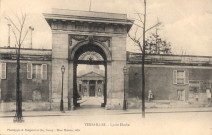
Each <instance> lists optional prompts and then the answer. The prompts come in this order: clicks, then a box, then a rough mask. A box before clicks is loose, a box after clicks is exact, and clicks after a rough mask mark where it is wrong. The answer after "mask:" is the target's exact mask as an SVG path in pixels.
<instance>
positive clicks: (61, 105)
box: [60, 65, 65, 112]
mask: <svg viewBox="0 0 212 135" xmlns="http://www.w3.org/2000/svg"><path fill="white" fill-rule="evenodd" d="M61 72H62V91H61V101H60V111H62V112H64V107H63V76H64V72H65V67H64V65H63V66H62V67H61Z"/></svg>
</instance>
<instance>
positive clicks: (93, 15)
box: [43, 9, 133, 27]
mask: <svg viewBox="0 0 212 135" xmlns="http://www.w3.org/2000/svg"><path fill="white" fill-rule="evenodd" d="M43 15H44V17H45V19H46V20H49V19H52V20H66V21H67V20H69V21H84V22H97V23H113V24H123V25H130V27H131V26H132V22H133V20H129V19H127V15H126V14H119V13H106V12H93V11H79V10H67V9H52V13H43Z"/></svg>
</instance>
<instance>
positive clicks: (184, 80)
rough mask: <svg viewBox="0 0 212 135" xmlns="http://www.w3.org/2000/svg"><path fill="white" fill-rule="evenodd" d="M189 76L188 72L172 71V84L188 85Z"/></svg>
mask: <svg viewBox="0 0 212 135" xmlns="http://www.w3.org/2000/svg"><path fill="white" fill-rule="evenodd" d="M188 83H189V74H188V71H187V72H186V71H184V70H174V71H173V84H188Z"/></svg>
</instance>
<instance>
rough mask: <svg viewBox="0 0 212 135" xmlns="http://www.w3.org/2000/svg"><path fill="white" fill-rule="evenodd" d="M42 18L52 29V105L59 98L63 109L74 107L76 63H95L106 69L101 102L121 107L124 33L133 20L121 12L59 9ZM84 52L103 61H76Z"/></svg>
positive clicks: (110, 106) (55, 104)
mask: <svg viewBox="0 0 212 135" xmlns="http://www.w3.org/2000/svg"><path fill="white" fill-rule="evenodd" d="M44 17H45V19H46V21H47V23H48V24H49V26H50V27H51V30H52V76H51V83H50V86H51V91H50V100H51V101H52V102H51V105H52V108H53V109H55V110H58V108H59V105H60V101H61V98H63V97H64V107H65V109H68V110H71V109H73V108H74V107H75V106H74V105H76V106H77V99H76V98H77V96H76V94H77V93H76V90H77V85H76V80H75V79H74V78H76V76H77V75H76V73H77V72H76V69H77V65H78V64H79V63H85V64H90V65H92V64H93V65H95V64H97V63H98V64H102V65H104V67H105V71H106V72H105V86H104V87H105V91H104V93H105V96H104V104H103V105H106V108H109V109H121V108H122V104H123V98H124V74H123V67H124V66H126V36H127V33H128V31H129V30H130V28H131V26H132V22H133V21H132V20H128V19H127V15H125V14H115V13H113V14H111V13H102V12H95V13H94V12H86V11H71V10H60V9H53V10H52V13H47V14H44ZM85 52H96V53H97V54H99V55H100V56H101V57H102V58H103V61H98V59H97V60H96V61H95V60H92V59H91V60H86V61H84V60H80V59H79V58H80V56H81V55H83V53H85ZM62 66H64V67H65V69H66V70H65V73H64V80H63V83H62V81H61V80H62V79H61V70H60V69H61V67H62ZM92 83H93V82H91V84H92ZM62 86H63V90H62V89H61V88H62ZM61 91H63V94H64V95H63V96H62V94H61V93H62V92H61ZM91 95H92V93H91ZM106 103H107V104H106ZM67 107H68V108H67Z"/></svg>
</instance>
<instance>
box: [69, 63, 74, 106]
mask: <svg viewBox="0 0 212 135" xmlns="http://www.w3.org/2000/svg"><path fill="white" fill-rule="evenodd" d="M73 72H74V70H73V61H69V63H68V106H69V108H68V109H69V110H74V108H75V106H74V103H73V90H74V88H73V82H74V81H73Z"/></svg>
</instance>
